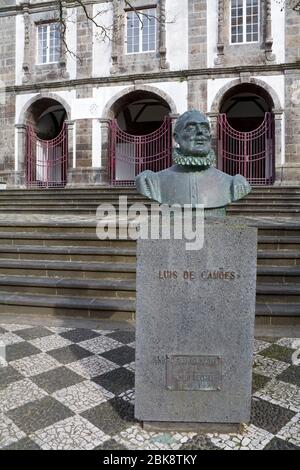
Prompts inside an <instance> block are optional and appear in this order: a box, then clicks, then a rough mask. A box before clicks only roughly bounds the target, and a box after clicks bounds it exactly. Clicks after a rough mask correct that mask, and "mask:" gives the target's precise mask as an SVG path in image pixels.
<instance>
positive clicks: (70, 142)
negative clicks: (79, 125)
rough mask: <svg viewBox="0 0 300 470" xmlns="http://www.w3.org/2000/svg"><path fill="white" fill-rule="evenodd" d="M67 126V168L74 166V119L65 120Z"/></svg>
mask: <svg viewBox="0 0 300 470" xmlns="http://www.w3.org/2000/svg"><path fill="white" fill-rule="evenodd" d="M66 126H67V139H68V165H67V166H68V170H70V169H72V168H75V166H74V160H73V152H74V147H75V142H74V129H75V121H66Z"/></svg>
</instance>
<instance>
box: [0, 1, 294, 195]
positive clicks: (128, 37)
mask: <svg viewBox="0 0 300 470" xmlns="http://www.w3.org/2000/svg"><path fill="white" fill-rule="evenodd" d="M85 4H86V11H84V10H83V9H82V8H81V7H78V6H77V5H76V2H75V1H74V3H70V2H67V3H65V4H63V7H62V10H61V11H60V10H57V3H56V2H55V1H51V0H27V1H23V0H1V1H0V65H1V66H0V80H1V82H0V83H2V91H3V90H4V91H5V93H1V95H0V96H1V101H0V103H1V104H0V122H1V126H0V177H1V181H2V182H3V183H6V185H7V187H8V188H16V187H17V188H21V187H22V188H24V187H52V186H54V187H55V186H66V187H76V186H94V185H99V184H104V185H115V184H117V185H118V184H120V185H122V184H123V185H127V184H134V177H135V175H136V174H137V173H138V172H139V171H140V170H142V169H145V168H152V169H154V170H159V169H162V168H164V167H166V166H168V165H169V164H171V161H170V148H171V145H172V141H171V137H170V136H171V128H172V123H174V120H175V119H176V116H177V115H178V114H180V113H182V112H184V111H186V110H187V109H193V108H196V109H200V110H202V111H204V112H205V113H207V114H208V116H209V118H210V121H211V125H212V132H213V139H214V146H215V149H216V151H217V162H216V164H217V166H218V167H219V168H220V169H222V170H224V171H226V172H228V173H232V174H235V173H242V174H244V175H245V176H246V177H247V178H248V179H249V181H250V182H251V183H252V184H278V185H284V184H287V185H292V184H298V183H299V181H300V15H299V13H297V12H296V11H293V10H292V9H288V8H286V9H284V10H282V8H281V5H280V4H278V2H277V1H276V0H133V1H131V5H132V7H133V8H129V6H128V5H127V4H126V2H125V1H124V0H106V1H101V0H86V2H85ZM87 15H88V16H89V17H90V19H88V18H87ZM61 20H62V22H61ZM61 28H65V40H62V37H61ZM3 87H4V88H3Z"/></svg>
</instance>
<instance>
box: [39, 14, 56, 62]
mask: <svg viewBox="0 0 300 470" xmlns="http://www.w3.org/2000/svg"><path fill="white" fill-rule="evenodd" d="M37 42H38V57H37V61H38V64H50V63H53V62H58V61H59V58H60V48H61V42H60V25H59V23H49V24H39V25H38V26H37Z"/></svg>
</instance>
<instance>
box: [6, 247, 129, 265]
mask: <svg viewBox="0 0 300 470" xmlns="http://www.w3.org/2000/svg"><path fill="white" fill-rule="evenodd" d="M135 256H136V250H135V249H134V248H115V247H112V246H111V247H99V248H98V247H69V246H60V247H59V246H55V247H54V246H34V245H21V246H20V245H0V260H1V259H18V260H35V259H36V260H39V259H40V260H41V259H42V260H45V261H48V260H50V261H51V260H58V261H92V262H93V261H95V262H106V261H109V262H116V263H135V261H136V258H135Z"/></svg>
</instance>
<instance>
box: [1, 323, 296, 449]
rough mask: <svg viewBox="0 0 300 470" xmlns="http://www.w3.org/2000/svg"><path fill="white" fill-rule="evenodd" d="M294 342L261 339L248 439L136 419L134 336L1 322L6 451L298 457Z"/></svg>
mask: <svg viewBox="0 0 300 470" xmlns="http://www.w3.org/2000/svg"><path fill="white" fill-rule="evenodd" d="M294 341H295V338H293V339H292V338H281V339H278V338H277V339H272V338H266V337H260V338H257V339H256V340H255V361H254V369H253V398H252V418H251V424H250V425H248V426H245V427H244V432H243V434H241V435H240V434H230V435H225V434H223V435H220V434H195V433H181V432H180V433H179V432H168V433H162V432H159V433H158V432H146V431H144V430H143V429H142V428H141V425H140V423H139V422H137V421H135V419H134V332H132V331H120V330H115V331H103V330H98V329H97V330H94V329H85V328H65V327H57V326H47V327H45V326H36V325H35V326H30V325H28V326H25V325H16V324H9V323H5V324H2V323H1V324H0V344H1V343H2V344H5V346H6V348H5V349H6V361H7V362H6V363H3V365H2V366H0V448H1V449H106V450H114V449H133V450H139V449H145V450H179V449H180V450H196V449H212V450H218V449H250V450H252V449H274V450H277V449H292V450H296V449H297V450H299V449H300V373H299V371H300V367H299V366H295V365H292V360H291V357H292V354H293V353H294V349H293V344H294ZM0 352H1V350H0Z"/></svg>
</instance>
